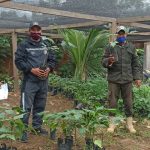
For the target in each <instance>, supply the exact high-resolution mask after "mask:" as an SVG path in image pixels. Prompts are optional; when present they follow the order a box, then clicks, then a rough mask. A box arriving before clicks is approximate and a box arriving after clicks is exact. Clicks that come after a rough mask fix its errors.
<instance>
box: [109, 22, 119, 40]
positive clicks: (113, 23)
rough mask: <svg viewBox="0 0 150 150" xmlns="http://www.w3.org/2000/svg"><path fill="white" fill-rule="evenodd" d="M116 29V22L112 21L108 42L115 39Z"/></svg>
mask: <svg viewBox="0 0 150 150" xmlns="http://www.w3.org/2000/svg"><path fill="white" fill-rule="evenodd" d="M116 29H117V22H116V21H113V22H112V26H111V29H110V33H111V35H110V38H109V41H110V42H112V41H114V40H115V38H116V36H115V34H116Z"/></svg>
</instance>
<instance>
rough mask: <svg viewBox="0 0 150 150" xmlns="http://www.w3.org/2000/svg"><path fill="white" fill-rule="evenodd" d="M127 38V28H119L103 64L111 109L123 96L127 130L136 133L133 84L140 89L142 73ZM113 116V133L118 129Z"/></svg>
mask: <svg viewBox="0 0 150 150" xmlns="http://www.w3.org/2000/svg"><path fill="white" fill-rule="evenodd" d="M126 36H127V30H126V28H125V27H124V26H119V27H118V28H117V38H116V41H115V42H112V43H110V44H109V45H108V46H107V47H106V49H105V53H104V55H103V59H102V64H103V66H104V67H105V68H107V70H108V76H107V79H108V88H109V93H108V100H109V107H110V108H116V107H117V100H118V99H119V97H120V94H121V97H122V99H123V102H124V107H125V115H126V117H127V128H128V130H129V131H130V132H131V133H135V132H136V130H135V129H134V127H133V124H132V82H133V81H134V82H135V85H136V86H137V87H140V85H141V72H140V66H139V61H138V56H137V53H136V49H135V47H134V46H133V44H131V43H128V42H127V41H126ZM113 116H114V115H113V114H111V117H110V125H109V128H108V129H107V131H108V132H111V133H113V132H114V130H115V127H116V125H115V124H114V123H113V118H114V117H113Z"/></svg>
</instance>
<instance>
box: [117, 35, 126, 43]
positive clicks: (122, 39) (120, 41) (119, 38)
mask: <svg viewBox="0 0 150 150" xmlns="http://www.w3.org/2000/svg"><path fill="white" fill-rule="evenodd" d="M125 41H126V37H124V36H122V37H118V38H117V42H119V43H124V42H125Z"/></svg>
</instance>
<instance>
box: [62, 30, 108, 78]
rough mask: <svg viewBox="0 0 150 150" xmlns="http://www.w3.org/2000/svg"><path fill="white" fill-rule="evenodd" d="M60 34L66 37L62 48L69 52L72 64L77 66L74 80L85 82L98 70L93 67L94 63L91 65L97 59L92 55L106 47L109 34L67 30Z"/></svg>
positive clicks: (96, 31) (94, 31) (95, 31)
mask: <svg viewBox="0 0 150 150" xmlns="http://www.w3.org/2000/svg"><path fill="white" fill-rule="evenodd" d="M60 33H61V34H62V36H63V37H64V41H63V42H62V47H63V48H64V49H65V50H67V52H68V54H69V56H70V58H71V60H72V63H73V64H74V65H75V71H74V78H75V79H79V80H85V79H86V78H87V75H88V74H89V73H90V72H93V71H94V69H95V68H97V66H95V67H94V66H93V63H90V62H91V60H93V58H94V57H95V55H94V56H93V57H92V55H93V53H94V52H95V51H96V50H97V49H99V48H101V47H103V46H104V45H103V44H104V43H105V42H106V41H107V39H108V33H107V32H106V31H98V30H95V29H93V30H91V31H89V32H87V33H86V32H83V31H78V30H69V29H66V30H63V31H60ZM95 54H96V52H95ZM96 59H97V57H96ZM98 61H100V60H98ZM95 65H96V64H95ZM91 69H92V71H91Z"/></svg>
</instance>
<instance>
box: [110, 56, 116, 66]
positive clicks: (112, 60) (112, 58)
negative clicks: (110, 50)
mask: <svg viewBox="0 0 150 150" xmlns="http://www.w3.org/2000/svg"><path fill="white" fill-rule="evenodd" d="M114 62H115V57H114V56H113V55H109V57H108V65H109V66H112V64H113V63H114Z"/></svg>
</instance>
